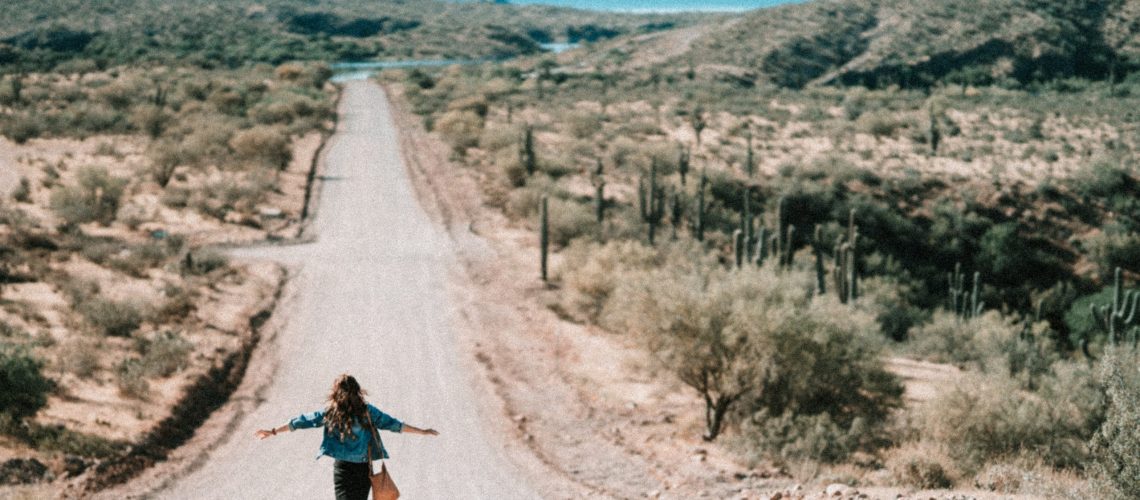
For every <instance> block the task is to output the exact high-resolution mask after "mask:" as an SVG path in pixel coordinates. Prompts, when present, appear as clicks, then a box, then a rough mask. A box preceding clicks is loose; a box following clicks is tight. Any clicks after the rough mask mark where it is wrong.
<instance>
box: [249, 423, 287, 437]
mask: <svg viewBox="0 0 1140 500" xmlns="http://www.w3.org/2000/svg"><path fill="white" fill-rule="evenodd" d="M291 430H293V429H291V428H290V427H289V424H285V425H282V426H281V427H274V428H272V429H269V430H266V429H259V430H258V431H257V433H256V435H257V439H265V438H267V437H269V436H276V435H277V433H279V432H289V431H291Z"/></svg>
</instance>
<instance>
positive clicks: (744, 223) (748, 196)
mask: <svg viewBox="0 0 1140 500" xmlns="http://www.w3.org/2000/svg"><path fill="white" fill-rule="evenodd" d="M741 197H742V198H743V200H742V201H743V204H744V213H742V214H741V216H740V229H741V230H743V231H744V246H745V251H744V258H745V260H749V261H750V260H752V246H751V245H752V192H751V190H749V189H748V187H745V188H744V189H743V190H742V192H741Z"/></svg>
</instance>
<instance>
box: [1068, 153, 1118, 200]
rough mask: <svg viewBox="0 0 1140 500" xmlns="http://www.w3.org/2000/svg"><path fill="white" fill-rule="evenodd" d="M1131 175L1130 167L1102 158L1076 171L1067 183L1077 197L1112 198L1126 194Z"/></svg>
mask: <svg viewBox="0 0 1140 500" xmlns="http://www.w3.org/2000/svg"><path fill="white" fill-rule="evenodd" d="M1133 173H1134V171H1133V169H1132V167H1130V166H1126V165H1121V164H1120V163H1117V162H1115V161H1112V160H1108V159H1103V158H1102V159H1098V160H1097V161H1094V162H1091V163H1089V164H1086V165H1084V166H1082V167H1081V168H1079V169H1077V170H1076V171H1075V172H1073V174H1072V175H1071V176H1069V178H1068V181H1067V183H1068V184H1069V185H1070V186H1072V188H1073V192H1075V193H1076V194H1077V195H1078V196H1081V197H1085V198H1090V199H1097V198H1112V197H1114V196H1117V195H1119V194H1121V193H1124V192H1127V189H1126V188H1127V187H1128V185H1129V184H1130V183H1131V182H1132V174H1133Z"/></svg>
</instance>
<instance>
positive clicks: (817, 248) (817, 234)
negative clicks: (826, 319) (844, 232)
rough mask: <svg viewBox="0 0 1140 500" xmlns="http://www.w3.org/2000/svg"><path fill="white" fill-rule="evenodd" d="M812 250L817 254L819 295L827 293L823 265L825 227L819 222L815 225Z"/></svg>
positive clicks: (816, 268)
mask: <svg viewBox="0 0 1140 500" xmlns="http://www.w3.org/2000/svg"><path fill="white" fill-rule="evenodd" d="M811 250H812V253H814V254H815V287H816V290H815V291H816V294H817V295H823V294H825V293H827V273H826V272H825V271H824V266H823V227H821V226H820V225H819V224H816V225H815V231H814V233H813V234H812V238H811Z"/></svg>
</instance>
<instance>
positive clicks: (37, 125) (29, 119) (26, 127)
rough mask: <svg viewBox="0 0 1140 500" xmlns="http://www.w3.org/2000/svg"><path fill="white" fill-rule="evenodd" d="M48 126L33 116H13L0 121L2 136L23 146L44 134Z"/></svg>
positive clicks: (39, 118)
mask: <svg viewBox="0 0 1140 500" xmlns="http://www.w3.org/2000/svg"><path fill="white" fill-rule="evenodd" d="M46 128H47V124H46V123H44V120H43V119H42V118H41V117H39V116H37V115H33V114H18V115H17V114H13V115H8V116H6V117H3V119H0V134H3V135H4V137H7V138H9V139H11V140H12V142H14V143H16V144H23V143H25V142H28V140H30V139H34V138H36V137H39V136H41V135H43V134H44V131H45V129H46Z"/></svg>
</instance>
